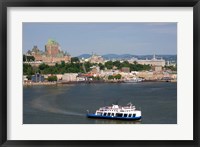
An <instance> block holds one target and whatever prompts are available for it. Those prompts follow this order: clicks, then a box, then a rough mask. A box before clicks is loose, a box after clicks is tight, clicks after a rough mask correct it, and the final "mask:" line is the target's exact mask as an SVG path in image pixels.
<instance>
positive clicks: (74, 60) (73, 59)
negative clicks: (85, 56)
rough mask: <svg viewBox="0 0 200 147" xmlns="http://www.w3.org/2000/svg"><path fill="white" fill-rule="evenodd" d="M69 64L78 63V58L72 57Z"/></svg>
mask: <svg viewBox="0 0 200 147" xmlns="http://www.w3.org/2000/svg"><path fill="white" fill-rule="evenodd" d="M71 62H72V63H78V62H80V61H79V58H78V57H72V58H71Z"/></svg>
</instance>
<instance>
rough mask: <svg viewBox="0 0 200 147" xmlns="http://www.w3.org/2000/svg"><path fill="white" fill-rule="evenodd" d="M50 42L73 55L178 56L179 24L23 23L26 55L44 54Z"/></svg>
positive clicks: (24, 51)
mask: <svg viewBox="0 0 200 147" xmlns="http://www.w3.org/2000/svg"><path fill="white" fill-rule="evenodd" d="M48 39H53V40H56V41H57V42H58V43H59V44H60V47H61V50H63V51H66V52H68V53H69V54H70V55H72V56H79V55H81V54H92V53H96V54H98V55H104V54H132V55H152V54H157V55H176V54H177V23H175V22H172V23H156V22H155V23H153V22H151V23H132V22H128V23H126V22H125V23H124V22H120V23H116V22H114V23H23V53H26V52H27V51H28V50H31V49H32V48H33V46H34V45H36V46H37V47H38V48H39V49H40V50H42V51H44V50H45V44H46V43H47V41H48Z"/></svg>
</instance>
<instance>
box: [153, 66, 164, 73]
mask: <svg viewBox="0 0 200 147" xmlns="http://www.w3.org/2000/svg"><path fill="white" fill-rule="evenodd" d="M162 68H163V67H162V66H161V65H157V66H153V67H152V69H153V70H154V71H155V72H160V71H162Z"/></svg>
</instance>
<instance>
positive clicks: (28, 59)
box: [23, 55, 35, 62]
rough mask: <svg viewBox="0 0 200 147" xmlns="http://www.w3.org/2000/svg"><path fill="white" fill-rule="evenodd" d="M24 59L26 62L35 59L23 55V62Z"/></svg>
mask: <svg viewBox="0 0 200 147" xmlns="http://www.w3.org/2000/svg"><path fill="white" fill-rule="evenodd" d="M25 61H28V62H30V61H35V57H33V56H26V55H23V62H25Z"/></svg>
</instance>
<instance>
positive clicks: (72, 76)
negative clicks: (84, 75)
mask: <svg viewBox="0 0 200 147" xmlns="http://www.w3.org/2000/svg"><path fill="white" fill-rule="evenodd" d="M77 76H78V74H77V73H65V74H64V75H63V76H62V80H63V81H66V82H70V81H77V79H76V78H77Z"/></svg>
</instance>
